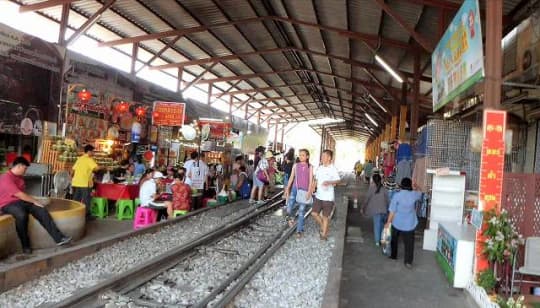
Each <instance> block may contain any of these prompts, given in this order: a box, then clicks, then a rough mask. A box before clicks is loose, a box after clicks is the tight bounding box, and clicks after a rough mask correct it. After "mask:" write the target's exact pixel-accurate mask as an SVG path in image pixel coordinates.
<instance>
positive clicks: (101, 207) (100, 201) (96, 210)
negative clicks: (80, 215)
mask: <svg viewBox="0 0 540 308" xmlns="http://www.w3.org/2000/svg"><path fill="white" fill-rule="evenodd" d="M90 213H91V214H92V216H95V217H99V218H105V217H107V216H109V204H108V201H107V199H105V198H100V197H93V198H92V199H91V201H90Z"/></svg>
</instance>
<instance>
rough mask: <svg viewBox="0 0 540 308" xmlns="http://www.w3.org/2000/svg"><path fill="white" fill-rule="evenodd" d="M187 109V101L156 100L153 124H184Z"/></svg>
mask: <svg viewBox="0 0 540 308" xmlns="http://www.w3.org/2000/svg"><path fill="white" fill-rule="evenodd" d="M185 111H186V104H185V103H178V102H154V109H153V112H152V124H153V125H156V126H182V125H184V117H185Z"/></svg>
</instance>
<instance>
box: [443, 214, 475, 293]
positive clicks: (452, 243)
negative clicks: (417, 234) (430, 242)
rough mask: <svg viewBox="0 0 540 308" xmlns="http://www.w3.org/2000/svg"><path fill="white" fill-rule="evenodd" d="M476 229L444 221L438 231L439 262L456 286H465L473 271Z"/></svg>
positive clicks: (452, 283)
mask: <svg viewBox="0 0 540 308" xmlns="http://www.w3.org/2000/svg"><path fill="white" fill-rule="evenodd" d="M475 235H476V229H474V227H473V226H471V225H463V224H459V225H458V224H456V223H446V222H442V223H440V224H439V230H438V232H437V252H436V258H437V263H439V266H440V267H441V269H442V270H443V272H444V274H445V276H446V277H447V278H448V280H449V281H450V284H451V285H452V286H453V287H454V288H465V287H466V286H467V283H468V282H469V280H470V279H471V276H472V272H473V257H474V241H475Z"/></svg>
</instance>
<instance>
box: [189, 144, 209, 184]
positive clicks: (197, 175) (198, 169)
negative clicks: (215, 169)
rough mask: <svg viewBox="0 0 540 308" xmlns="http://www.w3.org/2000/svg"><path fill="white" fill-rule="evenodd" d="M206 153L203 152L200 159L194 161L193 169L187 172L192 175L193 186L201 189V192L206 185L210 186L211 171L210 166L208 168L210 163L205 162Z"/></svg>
mask: <svg viewBox="0 0 540 308" xmlns="http://www.w3.org/2000/svg"><path fill="white" fill-rule="evenodd" d="M204 158H205V156H204V153H201V155H200V159H199V160H198V161H196V162H194V163H193V166H192V167H191V171H190V172H188V171H187V170H186V174H187V175H188V176H190V177H191V185H190V186H191V187H192V188H195V189H198V190H200V191H201V192H202V191H203V190H204V188H205V187H204V185H205V184H207V185H206V187H207V188H208V173H209V172H210V168H208V165H207V164H206V163H205V162H204Z"/></svg>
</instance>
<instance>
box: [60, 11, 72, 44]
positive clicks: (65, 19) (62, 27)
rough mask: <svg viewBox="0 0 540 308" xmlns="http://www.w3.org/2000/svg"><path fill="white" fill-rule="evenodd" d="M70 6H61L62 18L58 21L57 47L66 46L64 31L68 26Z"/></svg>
mask: <svg viewBox="0 0 540 308" xmlns="http://www.w3.org/2000/svg"><path fill="white" fill-rule="evenodd" d="M69 10H70V4H69V3H66V4H64V5H62V17H61V19H60V31H59V32H58V45H60V46H66V29H67V25H68V18H69Z"/></svg>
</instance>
